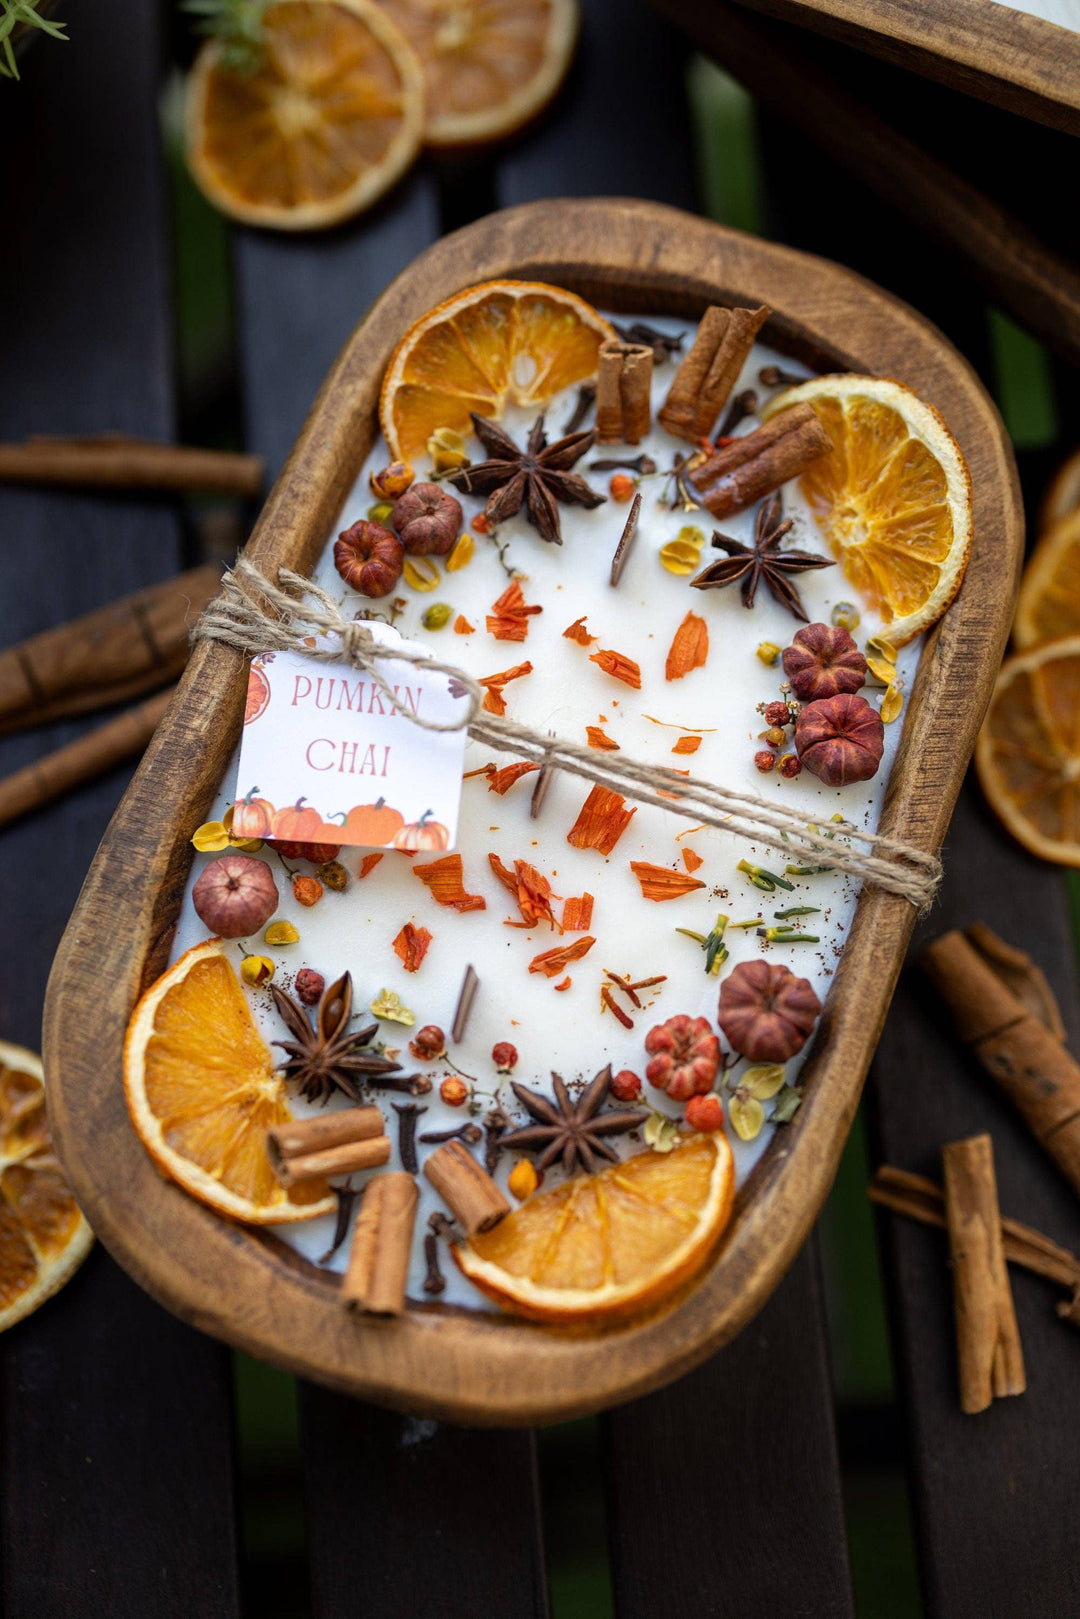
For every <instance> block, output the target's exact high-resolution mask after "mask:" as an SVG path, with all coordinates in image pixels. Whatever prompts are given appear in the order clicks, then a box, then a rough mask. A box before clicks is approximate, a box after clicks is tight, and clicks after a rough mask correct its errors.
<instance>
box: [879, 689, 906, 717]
mask: <svg viewBox="0 0 1080 1619" xmlns="http://www.w3.org/2000/svg"><path fill="white" fill-rule="evenodd" d="M903 706H904V688H903V686H900V685H898V684H897V682H896V681H893V683H892V685H891V686H890V687H889V689H888V691H887V692H886V693H885V696H884V697H883V698H882V699H881V718H882V720H883V722H884V723H885V724H886V725H891V724H892V722H893V720H895V719H898V718H899V715H900V712H901V710H902V709H903Z"/></svg>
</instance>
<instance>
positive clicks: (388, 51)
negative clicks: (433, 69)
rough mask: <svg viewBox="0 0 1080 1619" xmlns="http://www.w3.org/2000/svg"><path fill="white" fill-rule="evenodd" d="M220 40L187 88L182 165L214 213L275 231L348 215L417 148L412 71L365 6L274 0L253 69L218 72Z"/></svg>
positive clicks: (394, 35)
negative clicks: (185, 146)
mask: <svg viewBox="0 0 1080 1619" xmlns="http://www.w3.org/2000/svg"><path fill="white" fill-rule="evenodd" d="M224 58H225V47H224V44H223V42H222V41H221V40H218V39H212V40H210V41H209V42H208V43H207V44H206V45H204V46H203V47H202V49H201V50H200V52H199V54H198V56H197V57H196V59H195V65H194V67H193V68H192V70H191V77H190V79H189V82H188V98H187V109H186V117H187V142H188V162H189V164H190V166H191V172H192V174H193V175H194V177H195V180H196V182H197V183H198V185H199V186H200V187H201V188H202V190H203V191H204V192H205V194H206V196H207V197H208V198H209V200H210V201H211V202H212V203H213V204H214V206H215V207H217V208H220V209H221V210H222V212H223V213H226V214H229V215H230V216H231V217H232V218H233V219H241V220H244V221H245V222H246V223H247V224H251V225H271V226H274V227H276V228H277V229H278V230H313V229H319V228H321V227H323V226H326V225H335V224H337V223H338V221H339V220H342V219H347V218H348V217H349V216H350V215H351V214H355V213H359V212H360V210H361V209H362V208H366V207H368V206H369V204H370V203H373V202H374V201H375V199H376V198H377V197H381V196H382V194H383V192H384V191H386V190H388V189H389V187H390V186H391V185H393V183H394V181H395V180H397V179H398V178H399V177H400V175H402V174H403V173H404V171H405V170H406V169H407V168H408V166H409V164H410V163H411V162H412V161H413V158H414V157H415V156H416V154H417V151H418V150H419V147H420V141H421V136H422V132H423V125H424V91H423V80H422V74H421V69H420V64H419V62H418V61H417V59H416V57H415V56H414V55H413V53H412V51H411V50H410V49H409V47H408V45H407V44H406V43H405V41H404V40H403V39H402V37H401V35H400V34H399V32H398V30H397V29H396V28H395V27H394V24H393V23H392V22H391V21H390V20H389V18H387V17H386V16H385V15H384V14H383V13H382V11H380V10H379V9H378V7H377V6H375V5H373V4H371V3H370V0H278V3H277V4H272V5H270V6H269V7H268V8H267V10H266V11H265V13H264V14H263V19H262V50H261V55H260V58H259V62H258V65H257V66H256V67H255V69H254V70H253V71H251V72H246V73H245V72H242V71H240V70H239V69H237V68H233V67H230V66H228V65H227V63H226V61H225V59H224Z"/></svg>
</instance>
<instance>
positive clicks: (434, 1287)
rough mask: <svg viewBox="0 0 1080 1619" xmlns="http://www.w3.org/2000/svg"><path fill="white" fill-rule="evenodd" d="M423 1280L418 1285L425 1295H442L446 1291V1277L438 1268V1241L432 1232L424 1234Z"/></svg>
mask: <svg viewBox="0 0 1080 1619" xmlns="http://www.w3.org/2000/svg"><path fill="white" fill-rule="evenodd" d="M424 1269H425V1275H424V1280H423V1282H422V1283H421V1284H420V1285H421V1286H422V1287H423V1289H424V1292H425V1293H432V1294H434V1293H442V1292H444V1291H445V1289H446V1277H445V1276H444V1275H443V1273H442V1270H441V1268H440V1266H439V1239H438V1237H437V1236H436V1235H435V1233H434V1231H425V1232H424Z"/></svg>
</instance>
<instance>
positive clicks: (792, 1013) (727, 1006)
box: [718, 959, 821, 1063]
mask: <svg viewBox="0 0 1080 1619" xmlns="http://www.w3.org/2000/svg"><path fill="white" fill-rule="evenodd" d="M820 1011H821V1002H820V1001H819V1000H818V998H817V996H816V995H815V993H814V989H813V985H812V984H811V983H810V981H809V979H806V978H796V976H795V974H794V973H793V972H791V971H790V970H789V969H788V968H787V967H780V966H773V965H772V964H771V963H770V962H767V961H762V960H760V959H759V960H757V961H740V962H739V964H738V965H737V966H736V967H733V968H732V970H731V972H730V973H729V975H728V976H727V978H725V979H724V982H723V983H722V984H721V985H720V1011H719V1017H718V1021H719V1024H720V1027H721V1029H722V1030H723V1031H724V1034H725V1035H726V1036H727V1038H728V1041H729V1042H730V1044H731V1046H732V1048H733V1049H734V1050H735V1051H737V1052H738V1053H739V1054H740V1056H743V1057H749V1059H750V1060H751V1062H773V1063H783V1062H787V1061H788V1060H789V1059H790V1058H792V1057H794V1056H796V1055H797V1054H798V1053H799V1052H800V1051H801V1050H802V1048H803V1046H804V1045H805V1044H806V1042H807V1040H808V1039H809V1037H810V1034H811V1032H812V1031H813V1027H814V1024H815V1022H816V1020H817V1017H818V1014H819V1013H820Z"/></svg>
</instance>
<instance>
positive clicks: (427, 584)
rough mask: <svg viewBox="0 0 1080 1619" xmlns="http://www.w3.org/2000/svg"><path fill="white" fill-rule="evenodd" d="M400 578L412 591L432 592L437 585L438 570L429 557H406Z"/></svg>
mask: <svg viewBox="0 0 1080 1619" xmlns="http://www.w3.org/2000/svg"><path fill="white" fill-rule="evenodd" d="M402 576H403V577H404V580H405V583H406V584H407V585H411V586H412V588H413V589H414V590H434V589H435V587H436V585H437V584H438V583H439V570H438V568H437V567H436V566H435V564H434V562H432V560H431V558H430V557H406V558H405V566H404V568H403V569H402Z"/></svg>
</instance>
